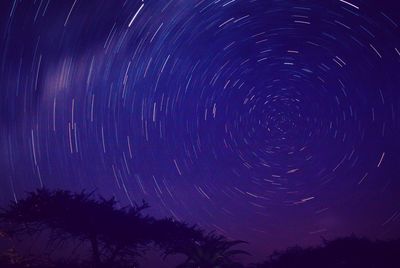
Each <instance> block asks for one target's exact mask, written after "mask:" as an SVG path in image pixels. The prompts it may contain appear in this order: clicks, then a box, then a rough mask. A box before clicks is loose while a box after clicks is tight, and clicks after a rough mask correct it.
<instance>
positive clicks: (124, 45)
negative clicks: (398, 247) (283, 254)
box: [0, 0, 400, 250]
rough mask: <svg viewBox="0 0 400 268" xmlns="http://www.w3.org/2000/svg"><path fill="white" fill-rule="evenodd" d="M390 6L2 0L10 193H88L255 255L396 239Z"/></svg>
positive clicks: (395, 27) (4, 138)
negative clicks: (339, 240) (340, 241)
mask: <svg viewBox="0 0 400 268" xmlns="http://www.w3.org/2000/svg"><path fill="white" fill-rule="evenodd" d="M384 2H385V3H384ZM384 2H380V1H361V0H352V1H350V0H349V1H344V0H331V1H312V0H309V1H291V0H282V1H278V0H276V1H262V0H221V1H219V0H218V1H211V0H210V1H208V0H202V1H194V0H185V1H183V0H170V1H82V0H74V1H52V0H40V1H17V0H15V1H3V2H2V3H1V14H2V16H1V31H0V34H1V40H2V41H1V47H0V53H1V58H0V60H1V62H0V64H1V66H0V68H1V69H0V85H1V92H0V96H1V99H0V105H1V108H0V109H1V110H0V116H1V117H0V119H1V130H0V131H1V132H0V133H1V136H0V145H1V160H0V168H1V169H0V171H1V172H2V178H1V192H2V202H3V203H4V202H6V201H7V200H10V199H12V198H18V197H20V196H22V195H23V193H24V192H25V191H27V190H31V189H34V188H37V187H49V188H67V189H74V190H80V189H98V191H99V192H100V193H102V194H105V195H114V196H116V197H117V198H118V199H119V200H121V202H123V203H127V204H129V203H134V202H138V201H140V200H141V199H145V200H147V201H148V202H149V203H150V205H151V206H152V209H151V210H152V211H153V213H155V214H157V215H162V216H171V217H174V218H176V219H179V220H184V221H188V222H191V223H198V224H199V225H200V226H203V227H205V228H208V229H216V230H217V231H218V232H221V233H223V234H225V235H227V236H229V237H233V238H236V239H239V238H241V239H246V240H248V241H250V242H252V243H253V244H254V245H259V246H260V247H259V248H260V249H263V250H264V249H267V248H268V247H269V246H272V247H276V246H282V245H287V244H288V243H308V242H310V241H318V239H319V237H320V236H321V235H324V236H335V235H345V234H349V233H351V232H354V233H357V234H362V235H368V236H373V237H385V236H394V235H396V234H399V220H400V206H399V201H400V198H399V195H398V192H399V190H400V182H399V181H398V174H399V171H400V169H399V166H398V164H399V163H400V157H399V149H400V146H399V145H400V142H399V137H400V136H399V132H400V131H399V122H400V121H399V112H400V111H399V107H400V98H399V96H400V93H399V85H400V29H399V24H400V20H399V18H398V11H399V10H400V9H399V7H398V6H396V4H391V3H390V2H386V1H384ZM266 241H268V242H266ZM267 244H269V246H268V245H267Z"/></svg>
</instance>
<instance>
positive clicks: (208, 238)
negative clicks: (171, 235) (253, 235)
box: [168, 233, 248, 268]
mask: <svg viewBox="0 0 400 268" xmlns="http://www.w3.org/2000/svg"><path fill="white" fill-rule="evenodd" d="M180 242H182V244H176V246H175V247H172V248H170V251H169V252H168V254H183V255H185V256H186V260H185V262H183V263H182V264H180V265H178V266H177V267H179V268H225V267H226V268H228V267H229V268H235V267H243V266H242V265H241V264H240V263H239V262H237V261H236V260H235V257H236V256H237V255H239V254H248V253H247V252H246V251H244V250H238V249H232V247H234V246H236V245H238V244H243V243H246V242H244V241H240V240H235V241H230V240H228V239H226V238H225V237H224V236H222V235H216V234H214V233H209V234H207V235H203V236H202V237H199V238H197V239H188V240H182V241H180Z"/></svg>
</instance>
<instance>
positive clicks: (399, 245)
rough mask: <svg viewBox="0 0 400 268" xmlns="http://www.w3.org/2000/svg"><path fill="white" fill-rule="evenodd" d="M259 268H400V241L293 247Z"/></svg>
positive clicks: (349, 239) (359, 240) (339, 241)
mask: <svg viewBox="0 0 400 268" xmlns="http://www.w3.org/2000/svg"><path fill="white" fill-rule="evenodd" d="M253 267H255V268H292V267H293V268H303V267H304V268H317V267H318V268H320V267H326V268H358V267H363V268H398V267H400V240H394V241H370V240H368V239H364V238H357V237H355V236H350V237H346V238H339V239H336V240H332V241H327V240H324V241H323V245H322V246H319V247H309V248H301V247H292V248H289V249H287V250H285V251H281V252H275V253H274V254H272V255H271V256H270V259H269V260H267V261H265V262H264V263H261V264H256V265H254V266H253Z"/></svg>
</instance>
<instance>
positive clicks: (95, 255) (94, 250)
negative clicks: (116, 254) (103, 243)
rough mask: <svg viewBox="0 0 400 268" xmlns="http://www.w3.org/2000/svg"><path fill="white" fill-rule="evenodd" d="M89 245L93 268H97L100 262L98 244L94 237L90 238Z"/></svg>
mask: <svg viewBox="0 0 400 268" xmlns="http://www.w3.org/2000/svg"><path fill="white" fill-rule="evenodd" d="M90 243H91V244H92V257H93V263H94V265H95V267H97V266H99V265H100V264H101V260H100V252H99V243H98V241H97V238H96V236H95V235H93V236H91V237H90Z"/></svg>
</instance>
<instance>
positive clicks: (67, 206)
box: [0, 189, 155, 267]
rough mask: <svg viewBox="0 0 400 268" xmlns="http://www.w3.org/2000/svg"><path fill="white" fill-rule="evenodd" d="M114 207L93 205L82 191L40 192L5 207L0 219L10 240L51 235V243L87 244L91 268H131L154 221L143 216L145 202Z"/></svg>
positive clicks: (100, 203) (148, 238)
mask: <svg viewBox="0 0 400 268" xmlns="http://www.w3.org/2000/svg"><path fill="white" fill-rule="evenodd" d="M115 206H116V201H115V200H114V198H111V199H108V200H106V199H103V198H101V199H99V200H95V199H93V198H92V194H88V193H85V192H82V193H79V194H73V193H71V192H69V191H61V190H58V191H49V190H46V189H40V190H37V191H35V192H31V193H29V194H28V196H27V197H26V198H25V199H22V200H19V201H18V202H17V203H12V204H10V206H9V207H8V208H7V209H5V210H4V211H3V212H2V213H1V214H0V219H1V220H2V222H3V223H6V226H7V227H8V228H7V233H8V234H9V235H12V236H15V235H19V234H34V233H37V232H41V231H44V230H50V231H51V236H50V240H51V241H52V242H60V241H61V242H62V241H66V240H68V239H78V240H80V241H82V242H83V243H85V242H88V243H90V245H91V252H92V262H93V265H94V266H95V267H100V266H105V267H110V266H111V264H112V265H114V266H115V265H117V264H118V263H123V264H126V265H128V264H129V265H132V266H133V265H134V264H135V259H136V257H137V256H139V255H140V254H141V252H142V251H143V250H144V249H145V247H146V246H147V245H148V244H149V243H150V242H151V241H152V240H151V239H152V228H151V226H152V224H153V223H154V222H155V219H153V218H151V217H148V216H144V215H142V211H143V209H145V208H147V207H148V206H147V204H145V203H143V204H142V205H135V206H134V207H131V208H122V209H116V208H115Z"/></svg>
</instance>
